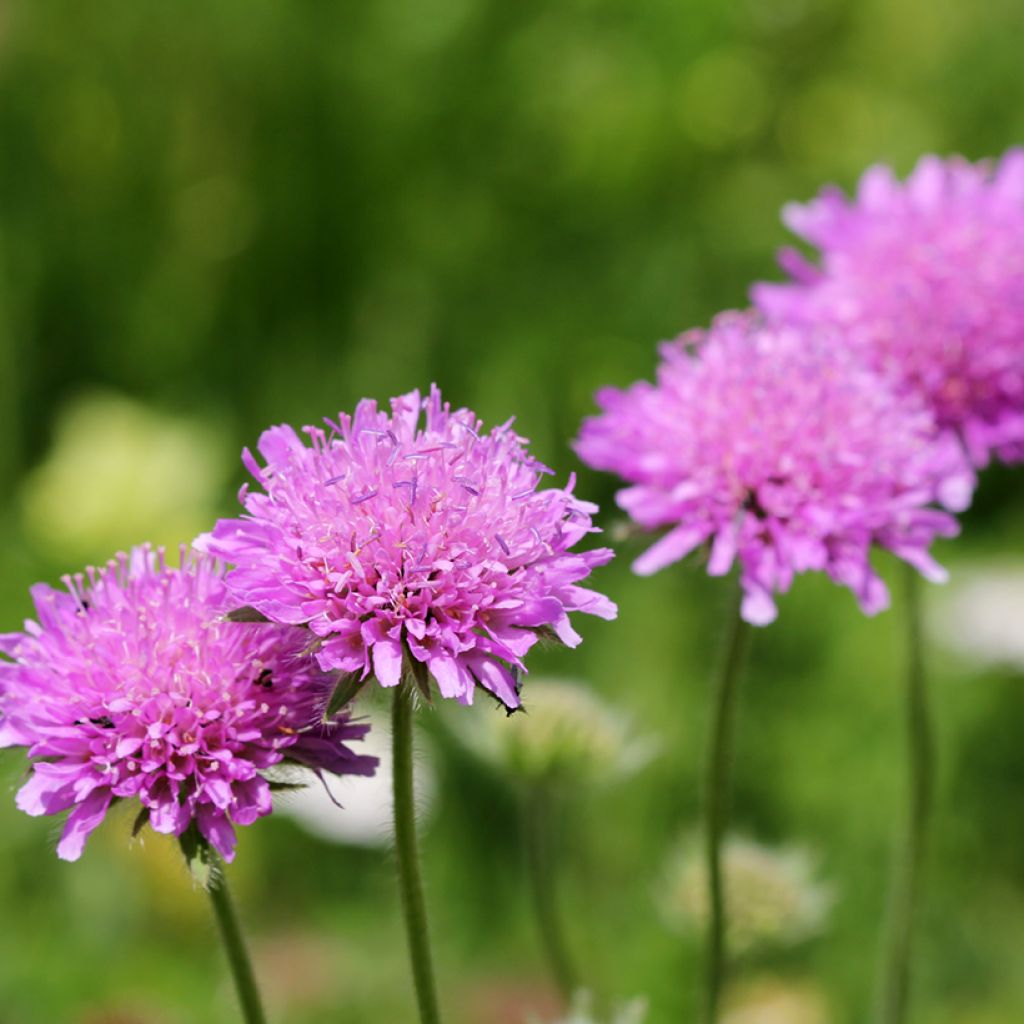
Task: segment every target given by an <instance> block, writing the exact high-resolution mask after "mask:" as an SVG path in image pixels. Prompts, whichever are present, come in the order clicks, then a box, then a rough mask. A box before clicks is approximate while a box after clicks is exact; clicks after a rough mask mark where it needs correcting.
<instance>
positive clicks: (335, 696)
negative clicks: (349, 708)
mask: <svg viewBox="0 0 1024 1024" xmlns="http://www.w3.org/2000/svg"><path fill="white" fill-rule="evenodd" d="M365 682H366V680H365V679H360V678H359V673H358V672H345V673H343V674H342V675H340V676H339V677H338V681H337V682H336V683H335V684H334V689H333V690H332V691H331V696H330V699H329V700H328V701H327V707H325V708H324V714H323V718H321V719H320V721H321V722H322V723H323V724H324V725H327V723H328V722H330V721H331V719H332V718H334V716H335V715H336V714H337V713H338V712H339V711H341V709H342V708H343V707H345V705H346V704H350V703H351V702H352V701H353V700H355V698H356V696H357V695H358V693H359V691H360V690H361V689H362V688H363V684H364V683H365Z"/></svg>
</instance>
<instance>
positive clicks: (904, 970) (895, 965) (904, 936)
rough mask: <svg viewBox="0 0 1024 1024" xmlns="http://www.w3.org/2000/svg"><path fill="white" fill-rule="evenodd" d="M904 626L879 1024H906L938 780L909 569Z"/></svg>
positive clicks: (917, 585)
mask: <svg viewBox="0 0 1024 1024" xmlns="http://www.w3.org/2000/svg"><path fill="white" fill-rule="evenodd" d="M905 573H906V625H907V655H906V657H907V679H906V692H905V695H904V699H905V702H906V703H905V715H906V730H907V768H908V771H909V800H908V807H907V820H906V824H905V826H904V827H905V830H906V831H905V834H904V837H903V840H902V849H900V850H899V852H898V855H897V860H896V863H895V867H894V870H893V877H892V881H891V884H890V892H889V913H888V933H887V938H886V944H885V951H884V959H883V964H882V987H881V995H880V1008H879V1016H878V1019H879V1021H880V1024H903V1022H904V1021H905V1020H906V1019H907V1009H908V1006H909V1004H910V968H911V960H912V951H913V937H914V918H915V915H916V912H917V905H918V902H919V899H920V893H921V869H922V867H923V864H924V859H925V850H926V846H927V838H928V822H929V819H930V817H931V807H932V788H933V779H934V777H935V743H934V739H933V736H932V723H931V713H930V711H929V705H928V681H927V679H926V678H925V672H924V657H923V648H924V643H923V638H922V630H921V581H920V577H919V576H918V574H917V571H916V570H914V569H913V568H911V567H910V566H907V567H906V569H905Z"/></svg>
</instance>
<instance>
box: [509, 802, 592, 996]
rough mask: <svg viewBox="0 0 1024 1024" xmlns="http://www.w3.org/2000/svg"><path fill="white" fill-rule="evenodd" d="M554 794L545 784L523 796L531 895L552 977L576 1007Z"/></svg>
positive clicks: (575, 977)
mask: <svg viewBox="0 0 1024 1024" xmlns="http://www.w3.org/2000/svg"><path fill="white" fill-rule="evenodd" d="M554 800H555V797H554V794H553V793H552V792H551V791H550V789H549V788H548V787H546V786H544V785H542V784H541V785H537V786H534V787H532V788H531V789H530V790H528V791H527V792H526V793H524V794H523V842H524V845H525V848H526V867H527V873H528V875H529V884H530V895H531V897H532V900H533V910H534V914H535V916H536V919H537V928H538V931H539V933H540V940H541V943H542V945H543V948H544V953H545V955H546V957H547V962H548V967H549V968H550V970H551V975H552V977H553V978H554V980H555V983H556V984H557V985H558V990H559V992H560V993H561V994H562V998H563V999H564V1000H565V1003H566V1007H569V1006H570V1005H571V1004H572V1000H573V996H574V993H575V992H576V990H577V989H578V988H579V972H578V971H577V969H576V965H575V962H574V961H573V957H572V954H571V953H570V951H569V942H568V939H567V938H566V933H565V927H564V925H563V922H562V915H561V913H560V911H559V903H558V879H557V867H556V863H555V856H554V849H553V847H554V842H555V836H554V824H555V822H554V810H555V806H554Z"/></svg>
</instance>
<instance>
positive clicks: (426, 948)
mask: <svg viewBox="0 0 1024 1024" xmlns="http://www.w3.org/2000/svg"><path fill="white" fill-rule="evenodd" d="M414 710H415V695H414V685H413V681H412V679H410V678H405V679H403V680H402V682H401V683H400V684H399V685H398V686H397V687H395V694H394V698H393V703H392V705H391V744H392V756H393V781H394V794H395V854H396V858H397V861H398V888H399V891H400V893H401V897H402V912H403V914H404V915H405V931H406V935H407V937H408V941H409V957H410V959H411V961H412V977H413V984H414V986H415V989H416V1003H417V1005H418V1007H419V1012H420V1022H421V1024H440V1020H441V1015H440V1013H439V1012H438V1008H437V991H436V988H435V985H434V970H433V966H432V960H431V954H430V935H429V932H428V928H427V910H426V905H425V903H424V900H423V880H422V878H421V876H420V862H419V848H418V846H417V841H416V806H415V800H414V795H413V743H412V732H413V730H412V721H413V712H414Z"/></svg>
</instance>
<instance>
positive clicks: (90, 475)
mask: <svg viewBox="0 0 1024 1024" xmlns="http://www.w3.org/2000/svg"><path fill="white" fill-rule="evenodd" d="M229 454H230V453H229V452H228V451H227V450H226V449H225V446H224V444H223V441H222V438H221V437H220V436H219V434H218V433H217V432H216V431H215V430H214V428H213V427H212V426H211V425H209V424H207V423H204V422H202V421H200V420H197V419H192V418H187V417H184V416H172V415H168V414H166V413H162V412H159V411H157V410H155V409H152V408H150V407H149V406H146V405H144V404H142V403H140V402H137V401H134V400H133V399H130V398H126V397H124V396H122V395H117V394H113V393H110V392H99V391H98V392H91V393H89V394H85V395H82V396H80V397H79V398H76V399H74V400H73V401H71V402H69V403H68V404H67V405H66V406H65V407H64V408H63V410H62V411H61V412H60V414H59V416H58V418H57V422H56V426H55V429H54V439H53V446H52V448H51V449H50V452H49V455H48V456H47V457H46V459H45V461H44V462H43V463H41V464H40V465H39V466H38V467H36V469H35V470H34V471H33V472H32V473H30V474H29V476H28V477H27V479H26V481H25V484H24V488H23V490H22V493H21V508H22V514H23V520H24V526H25V531H26V533H27V534H28V536H29V537H30V538H31V539H32V540H33V541H34V542H35V543H36V544H38V545H39V546H40V547H41V548H43V549H46V550H48V551H51V552H53V553H54V554H55V555H56V556H57V557H58V558H60V559H67V560H68V561H70V562H75V563H79V562H89V561H97V560H103V561H105V560H106V559H107V558H108V557H109V556H110V555H112V554H113V553H114V552H115V551H126V550H128V548H129V547H131V546H132V545H133V544H138V543H141V542H143V541H151V542H153V543H154V544H156V545H163V546H165V547H167V548H168V550H170V551H172V552H173V551H177V549H178V545H179V544H181V543H182V542H183V541H185V542H187V541H189V540H191V539H192V538H193V537H194V536H195V535H196V534H197V533H199V532H200V531H201V530H203V529H206V528H207V527H208V526H209V524H210V522H211V521H212V520H213V518H214V515H215V511H216V503H217V499H218V497H219V495H220V493H221V490H222V488H223V485H224V483H225V481H226V479H227V474H228V472H229V468H230V466H231V459H230V458H229Z"/></svg>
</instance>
